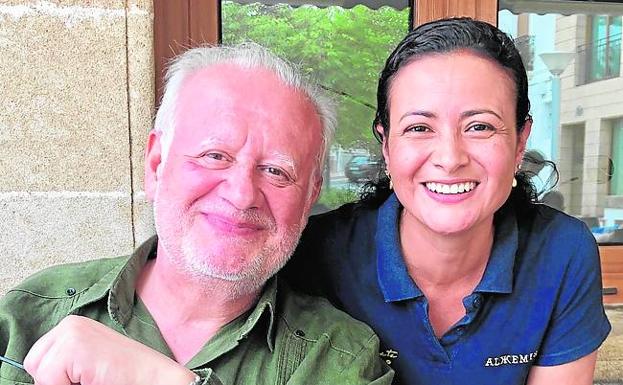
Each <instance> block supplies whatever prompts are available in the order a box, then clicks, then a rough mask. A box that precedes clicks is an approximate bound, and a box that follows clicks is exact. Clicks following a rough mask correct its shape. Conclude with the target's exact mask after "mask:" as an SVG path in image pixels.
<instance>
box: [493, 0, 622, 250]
mask: <svg viewBox="0 0 623 385" xmlns="http://www.w3.org/2000/svg"><path fill="white" fill-rule="evenodd" d="M499 4H500V12H499V27H500V29H502V30H503V31H504V32H506V33H508V34H510V35H511V36H513V38H515V39H516V42H517V44H518V47H519V49H520V51H521V53H522V56H523V59H524V62H525V64H526V69H527V70H528V80H529V89H530V91H529V92H530V100H531V103H532V108H531V113H532V115H533V118H534V125H533V127H532V133H531V137H530V139H529V142H528V149H529V151H528V152H527V154H528V156H533V157H537V158H539V157H542V158H544V159H548V160H552V161H554V162H555V164H556V165H557V167H558V171H559V173H560V179H559V181H558V183H557V184H556V185H555V186H554V187H553V188H552V184H553V181H552V180H551V179H550V178H549V176H550V175H551V170H550V169H547V167H546V168H545V169H542V170H541V171H540V172H539V173H538V175H537V176H536V177H535V180H534V181H535V184H536V185H537V187H540V188H542V189H543V190H544V191H543V192H542V193H541V195H540V199H541V200H542V201H543V202H544V203H546V204H549V205H551V206H554V207H557V208H560V209H562V210H564V211H565V212H567V213H569V214H571V215H573V216H576V217H578V218H580V219H582V220H583V221H584V222H585V223H586V224H587V225H588V226H589V227H590V228H591V231H592V232H593V234H594V235H595V238H596V239H597V240H598V242H600V243H601V244H612V243H623V77H622V75H623V74H622V73H621V34H622V31H621V20H622V15H623V4H621V3H614V2H591V3H590V4H589V3H588V2H576V1H566V2H559V1H514V0H500V2H499ZM528 163H529V160H528ZM548 190H549V191H548Z"/></svg>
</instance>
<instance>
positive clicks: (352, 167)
mask: <svg viewBox="0 0 623 385" xmlns="http://www.w3.org/2000/svg"><path fill="white" fill-rule="evenodd" d="M380 167H381V161H380V159H379V158H377V157H375V156H370V155H354V156H353V157H352V158H350V160H349V161H348V163H346V167H344V175H346V177H347V178H348V180H349V181H350V182H359V181H362V180H370V179H376V178H377V177H378V173H379V168H380Z"/></svg>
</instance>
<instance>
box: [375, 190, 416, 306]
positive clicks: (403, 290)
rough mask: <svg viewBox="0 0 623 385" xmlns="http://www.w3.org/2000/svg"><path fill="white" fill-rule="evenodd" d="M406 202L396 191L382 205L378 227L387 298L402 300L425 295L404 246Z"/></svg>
mask: <svg viewBox="0 0 623 385" xmlns="http://www.w3.org/2000/svg"><path fill="white" fill-rule="evenodd" d="M401 209H402V205H401V204H400V202H399V201H398V198H397V197H396V194H392V195H390V197H389V198H388V199H387V200H386V201H385V202H384V203H383V205H382V206H381V207H380V208H379V212H378V216H377V223H378V226H377V227H376V263H377V266H376V268H377V278H378V281H379V286H380V287H381V291H382V292H383V297H384V298H385V302H392V301H402V300H405V299H412V298H416V297H420V296H422V295H423V293H422V291H421V290H420V289H419V288H418V287H417V285H416V284H415V282H413V280H412V279H411V276H410V275H409V272H408V271H407V265H406V264H405V261H404V259H403V257H402V251H401V250H400V233H399V226H398V224H399V215H400V211H401Z"/></svg>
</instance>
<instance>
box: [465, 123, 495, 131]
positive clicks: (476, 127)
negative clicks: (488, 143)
mask: <svg viewBox="0 0 623 385" xmlns="http://www.w3.org/2000/svg"><path fill="white" fill-rule="evenodd" d="M490 130H493V128H492V127H491V126H489V125H487V124H474V125H472V126H469V127H468V128H467V131H476V132H482V131H490Z"/></svg>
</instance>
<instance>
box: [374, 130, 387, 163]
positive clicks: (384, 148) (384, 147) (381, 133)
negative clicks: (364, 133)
mask: <svg viewBox="0 0 623 385" xmlns="http://www.w3.org/2000/svg"><path fill="white" fill-rule="evenodd" d="M374 129H375V130H376V132H377V133H378V137H379V138H381V150H382V151H383V159H385V166H386V167H387V168H389V151H388V150H387V136H386V135H385V130H384V128H383V126H381V125H380V124H377V125H376V126H375V127H374Z"/></svg>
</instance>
